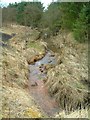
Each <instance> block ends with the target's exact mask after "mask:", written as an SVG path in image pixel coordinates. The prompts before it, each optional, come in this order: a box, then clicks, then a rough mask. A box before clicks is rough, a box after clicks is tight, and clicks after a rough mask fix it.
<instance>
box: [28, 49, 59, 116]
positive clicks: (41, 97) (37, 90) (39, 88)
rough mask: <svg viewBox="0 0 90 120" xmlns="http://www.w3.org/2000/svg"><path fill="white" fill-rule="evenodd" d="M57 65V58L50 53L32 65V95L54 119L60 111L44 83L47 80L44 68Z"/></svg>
mask: <svg viewBox="0 0 90 120" xmlns="http://www.w3.org/2000/svg"><path fill="white" fill-rule="evenodd" d="M56 63H57V61H56V58H55V56H54V55H53V54H52V52H50V51H48V52H47V53H46V55H45V56H44V57H43V58H42V59H41V60H39V61H37V62H35V64H32V65H30V77H29V79H30V94H31V95H32V97H33V98H34V100H35V101H36V103H37V104H38V105H39V106H40V108H41V110H42V111H43V112H44V113H45V114H46V115H47V116H48V117H54V115H55V114H56V113H57V112H59V110H60V109H59V107H58V103H57V102H56V101H55V99H54V98H52V97H51V96H50V94H49V93H48V89H47V86H46V85H45V83H44V80H45V79H47V74H46V72H45V68H44V66H45V65H56Z"/></svg>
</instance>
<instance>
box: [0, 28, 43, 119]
mask: <svg viewBox="0 0 90 120" xmlns="http://www.w3.org/2000/svg"><path fill="white" fill-rule="evenodd" d="M2 29H3V32H4V29H5V33H9V34H12V33H15V34H16V35H15V36H14V37H13V38H12V39H10V40H9V42H8V45H7V47H3V48H1V46H0V48H1V49H2V50H1V51H2V52H1V56H2V57H0V59H1V63H0V70H1V80H2V82H0V83H1V84H2V111H1V112H0V113H1V115H0V116H2V117H3V118H28V117H30V118H36V117H43V113H41V112H40V108H39V106H38V105H37V104H36V103H35V102H34V100H33V98H32V97H31V96H30V94H29V68H28V63H31V62H34V60H38V59H40V58H42V57H43V55H44V54H45V48H44V46H43V45H42V42H39V43H38V42H37V41H36V42H35V36H34V38H33V35H32V37H31V36H30V34H31V32H32V34H33V32H34V31H32V30H31V29H30V28H28V27H27V28H25V27H23V26H12V27H9V28H2ZM8 31H9V32H8ZM29 33H30V34H29ZM26 34H27V35H28V37H27V35H26ZM36 34H38V32H37V31H36ZM27 40H28V41H27ZM32 41H33V42H32ZM27 42H28V43H29V44H28V45H29V46H27V45H26V43H27Z"/></svg>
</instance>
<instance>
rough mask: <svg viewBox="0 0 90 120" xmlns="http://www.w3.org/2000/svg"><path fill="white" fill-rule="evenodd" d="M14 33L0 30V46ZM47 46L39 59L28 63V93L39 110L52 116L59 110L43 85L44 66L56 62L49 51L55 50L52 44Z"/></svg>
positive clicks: (44, 78) (4, 45) (53, 64)
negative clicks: (44, 53)
mask: <svg viewBox="0 0 90 120" xmlns="http://www.w3.org/2000/svg"><path fill="white" fill-rule="evenodd" d="M14 35H15V34H13V35H8V34H5V33H1V32H0V46H3V47H7V41H8V40H9V39H11V38H12V37H13V36H14ZM48 48H49V50H48V51H47V52H46V55H45V56H44V57H43V58H42V59H41V60H38V61H36V62H35V63H34V64H30V65H29V69H30V74H29V90H30V95H31V96H32V97H33V98H34V100H35V102H36V103H37V104H38V106H39V107H40V109H41V111H42V112H43V113H44V114H45V115H46V116H48V117H54V116H55V114H56V113H57V112H59V111H60V108H59V106H58V103H57V102H56V101H55V99H54V98H53V97H51V96H50V94H49V92H48V89H47V87H46V85H45V80H46V79H47V71H46V68H45V66H49V65H51V66H55V65H56V64H57V60H56V57H55V55H54V53H53V52H52V51H51V50H52V49H54V50H56V48H55V47H54V45H52V44H49V46H48ZM50 49H51V50H50Z"/></svg>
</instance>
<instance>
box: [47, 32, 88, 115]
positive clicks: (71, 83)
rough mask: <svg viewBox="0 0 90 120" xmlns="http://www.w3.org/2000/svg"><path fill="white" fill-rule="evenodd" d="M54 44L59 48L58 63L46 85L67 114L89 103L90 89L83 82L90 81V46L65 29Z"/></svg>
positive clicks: (49, 72) (49, 74)
mask: <svg viewBox="0 0 90 120" xmlns="http://www.w3.org/2000/svg"><path fill="white" fill-rule="evenodd" d="M52 42H53V44H54V45H55V46H56V47H57V49H59V50H58V54H57V56H58V65H57V66H55V67H54V68H52V69H51V70H49V71H48V73H47V75H48V79H47V81H46V86H47V87H48V91H49V93H50V95H51V96H52V97H54V98H55V99H56V101H57V102H58V103H59V106H60V108H62V110H65V111H66V113H67V114H70V113H71V112H72V111H75V110H77V109H83V108H84V109H85V108H87V107H88V105H89V103H88V102H89V100H90V98H89V93H90V91H89V89H88V86H87V85H85V84H83V83H82V80H87V81H88V53H87V51H88V47H87V44H79V43H77V42H76V41H74V39H73V37H72V34H71V33H67V32H65V34H64V31H63V32H62V34H59V35H58V36H56V37H55V38H52Z"/></svg>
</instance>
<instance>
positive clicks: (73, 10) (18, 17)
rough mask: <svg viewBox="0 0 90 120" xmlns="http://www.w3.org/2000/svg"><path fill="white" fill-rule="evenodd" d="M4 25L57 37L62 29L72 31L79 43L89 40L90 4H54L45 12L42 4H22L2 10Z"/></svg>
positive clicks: (15, 4)
mask: <svg viewBox="0 0 90 120" xmlns="http://www.w3.org/2000/svg"><path fill="white" fill-rule="evenodd" d="M2 13H3V14H2V20H3V24H8V23H17V24H20V25H25V26H31V27H32V28H36V27H37V28H38V29H40V30H46V31H47V33H48V34H51V35H57V33H58V32H59V30H60V29H65V30H70V31H72V32H73V34H74V37H75V39H76V40H78V41H79V42H85V41H87V40H88V28H89V27H90V23H89V20H90V3H89V2H84V3H81V2H80V3H79V2H78V3H76V2H75V3H74V2H71V3H70V2H69V3H61V2H52V3H51V4H50V5H49V6H48V8H47V10H44V7H43V4H42V3H41V2H21V3H16V2H15V3H14V4H9V5H8V6H7V7H4V8H2Z"/></svg>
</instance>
